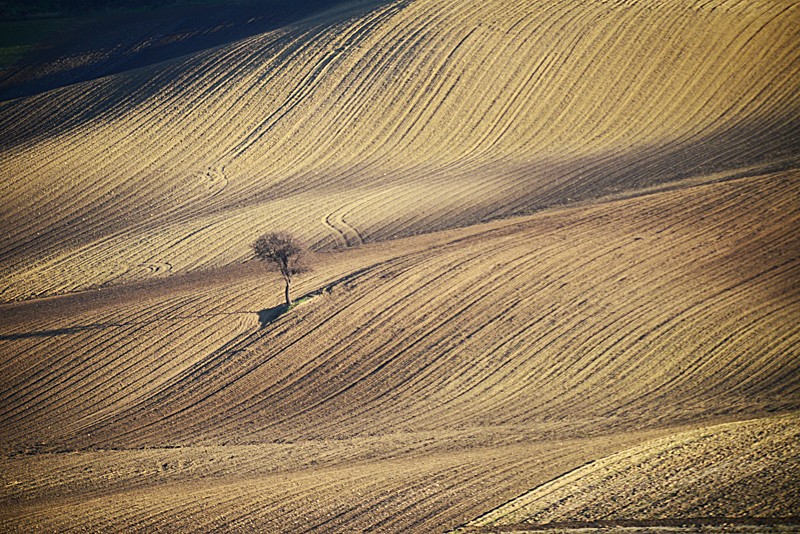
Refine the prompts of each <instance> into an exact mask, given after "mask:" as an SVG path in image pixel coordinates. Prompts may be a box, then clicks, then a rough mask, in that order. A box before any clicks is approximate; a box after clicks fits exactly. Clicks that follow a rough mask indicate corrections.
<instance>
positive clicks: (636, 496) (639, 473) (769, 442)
mask: <svg viewBox="0 0 800 534" xmlns="http://www.w3.org/2000/svg"><path fill="white" fill-rule="evenodd" d="M798 439H800V419H799V418H798V416H797V415H794V416H789V417H780V418H769V419H757V420H754V421H746V422H741V423H729V424H724V425H717V426H712V427H709V428H704V429H700V430H695V431H692V432H686V433H680V434H677V435H674V436H670V437H668V438H661V439H658V440H654V441H650V442H647V443H644V444H642V445H639V446H637V447H633V448H631V449H628V450H625V451H623V452H620V453H618V454H614V455H612V456H609V457H607V458H602V459H600V460H598V461H596V462H593V463H591V464H590V465H587V466H585V467H582V468H580V469H577V470H575V471H573V472H570V473H568V474H566V475H564V476H562V477H559V478H557V479H556V480H553V481H551V482H548V483H547V484H543V485H542V486H540V487H538V488H536V489H534V490H532V491H530V492H528V493H526V494H525V495H523V496H521V497H519V498H518V499H515V500H514V501H512V502H510V503H508V504H506V505H505V506H502V507H499V508H498V509H496V510H493V511H492V512H490V513H488V514H486V515H484V516H483V517H481V518H479V519H476V520H475V521H473V522H471V523H470V524H469V525H467V527H466V528H465V529H463V530H462V531H463V532H497V530H496V529H497V528H499V527H502V526H505V527H512V526H516V527H517V528H518V529H519V530H520V531H525V530H527V529H526V527H533V526H541V525H548V524H549V525H552V527H553V528H559V527H560V528H566V527H573V528H578V527H580V526H589V527H595V528H602V527H608V526H611V525H623V526H625V525H627V526H641V527H647V526H650V527H662V528H663V527H669V526H673V527H677V526H683V525H687V524H689V525H691V524H693V523H694V524H697V523H700V524H707V525H729V526H730V525H737V524H739V525H758V524H764V525H770V526H774V525H781V524H784V523H790V524H793V525H797V523H798V520H799V519H800V518H798V516H797V510H798V506H800V496H798V494H797V491H796V490H797V482H798V474H797V473H798V469H800V466H799V465H798V463H800V457H798V454H797V452H798V450H797V448H798ZM698 488H702V490H700V491H698ZM580 523H584V525H580ZM795 528H796V527H795ZM509 530H512V529H510V528H509Z"/></svg>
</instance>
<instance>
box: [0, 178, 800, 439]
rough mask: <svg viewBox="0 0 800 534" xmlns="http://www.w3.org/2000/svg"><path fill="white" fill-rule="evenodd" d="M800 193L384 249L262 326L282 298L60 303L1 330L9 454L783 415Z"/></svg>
mask: <svg viewBox="0 0 800 534" xmlns="http://www.w3.org/2000/svg"><path fill="white" fill-rule="evenodd" d="M798 192H800V180H799V179H798V174H797V173H790V174H777V175H770V176H766V177H760V178H753V179H742V180H739V181H736V182H732V183H724V184H715V185H710V186H702V187H697V188H693V189H690V190H687V191H675V192H667V193H660V194H658V195H653V196H648V197H642V198H639V199H631V200H626V201H618V202H612V203H608V204H604V205H600V206H596V207H590V208H582V209H573V210H565V211H562V212H556V213H552V214H547V215H542V216H537V217H534V218H531V219H529V220H525V221H522V222H519V223H516V224H512V223H506V224H502V225H499V226H498V227H497V228H495V229H490V230H485V231H478V232H477V233H475V231H473V233H471V234H470V233H469V232H467V231H463V232H465V236H464V237H462V238H460V239H456V240H455V241H452V242H448V241H447V240H445V241H444V242H443V243H441V244H440V245H438V246H433V247H430V248H425V249H423V250H422V251H416V252H414V251H413V250H412V251H410V252H409V253H408V254H402V249H401V248H398V247H400V245H394V246H393V247H390V248H387V250H390V251H391V252H392V253H393V256H390V257H389V258H388V259H387V258H384V259H383V260H380V259H377V258H378V256H375V257H374V261H370V260H369V259H368V258H366V257H365V260H367V261H365V262H362V263H361V264H360V265H359V264H351V267H350V270H351V271H347V270H345V271H343V272H340V273H339V274H336V262H333V263H330V264H325V265H324V266H323V267H321V268H320V270H319V271H318V272H317V273H316V274H315V275H313V278H308V279H307V281H306V282H304V283H303V284H302V285H301V287H300V288H298V290H297V291H298V294H302V293H303V292H308V291H312V290H320V289H322V290H323V291H322V294H320V295H318V296H316V297H315V298H313V299H312V300H311V301H310V302H307V303H304V304H302V305H301V306H299V307H298V308H297V309H296V310H294V311H292V312H291V313H290V314H288V315H286V316H284V317H282V318H280V319H279V320H278V321H277V322H275V323H273V324H271V325H269V326H268V327H266V328H259V323H258V317H259V316H258V315H257V312H258V311H259V310H261V309H264V308H268V307H269V306H272V305H275V304H277V300H278V299H279V297H280V287H276V286H275V285H273V284H269V285H264V284H263V283H261V282H260V281H259V280H258V279H255V278H253V277H252V276H250V277H247V278H245V279H242V280H241V281H236V280H237V279H234V280H232V281H229V282H226V283H225V284H222V285H219V284H217V285H210V286H208V287H204V288H198V289H193V290H187V291H184V292H179V293H177V294H174V295H173V294H158V293H156V294H155V295H154V296H147V298H140V299H137V300H135V301H133V302H127V301H123V302H121V303H117V304H108V305H104V306H100V307H98V308H96V309H95V308H91V309H90V310H88V311H86V312H82V313H78V311H77V309H76V308H75V307H74V306H72V305H69V304H67V305H66V306H67V307H68V309H65V310H64V313H65V315H64V316H63V317H62V316H60V315H59V314H58V313H55V312H54V311H52V310H58V309H59V305H58V301H55V302H53V303H50V304H48V306H42V307H41V311H40V312H38V313H37V312H32V313H30V314H29V315H30V318H29V319H26V320H24V321H23V322H18V323H16V324H10V325H8V326H6V327H5V328H4V330H5V331H4V332H2V334H3V337H2V344H3V350H2V355H3V361H2V367H0V371H2V373H3V376H4V381H3V387H4V389H3V392H2V398H0V400H1V401H2V402H1V403H0V406H2V408H1V409H2V414H0V423H2V428H3V434H2V435H3V444H4V446H5V447H7V448H11V449H15V450H23V449H24V448H25V447H34V446H36V444H37V443H41V444H43V445H42V446H41V447H38V448H44V450H51V449H53V448H60V447H67V448H72V447H77V448H82V447H88V446H101V447H109V446H120V447H131V446H159V445H175V444H181V445H189V444H214V443H219V442H221V441H224V442H229V443H251V442H254V441H255V442H261V441H274V440H303V439H312V438H331V437H336V438H346V437H352V436H364V435H371V434H372V433H386V432H402V431H434V430H443V429H461V428H465V427H481V426H484V425H491V426H498V425H522V426H523V427H525V426H527V425H533V426H534V427H535V428H537V429H539V430H541V429H542V428H546V427H547V426H548V424H549V422H550V421H558V424H557V426H558V427H559V432H560V435H563V434H564V433H566V434H567V435H569V434H570V433H571V432H573V431H575V429H577V428H580V429H581V430H580V432H581V433H580V434H579V435H584V434H585V433H586V432H593V431H595V430H596V429H600V428H603V429H608V428H610V427H613V426H614V425H616V424H617V423H619V424H624V425H637V426H640V425H644V426H652V425H658V424H663V423H670V424H671V423H675V422H681V421H693V420H695V419H697V418H698V417H707V416H718V415H741V414H749V413H752V412H754V411H755V412H759V413H760V412H761V411H762V410H784V409H796V408H798V407H800V406H799V405H798V402H799V401H800V399H799V398H798V386H799V385H800V383H798V377H800V373H798V363H800V361H799V360H798V350H800V347H799V346H798V342H799V341H800V331H798V328H797V325H798V317H800V315H799V313H800V302H799V301H800V292H799V291H798V286H797V280H798V270H799V269H800V254H798V251H799V250H800V232H798V217H800V206H798V205H797V202H796V198H797V196H798V195H797V193H798ZM412 242H413V241H412ZM335 256H336V255H335ZM335 256H334V257H335ZM344 257H347V255H345V256H344ZM354 257H356V258H357V257H358V255H357V254H356V255H354ZM341 261H344V260H341ZM343 265H345V264H343ZM348 272H353V274H351V275H348ZM345 275H347V276H345ZM343 276H344V278H342V277H343ZM337 279H338V281H335V280H337ZM135 295H136V293H135V292H134V296H135ZM67 302H69V301H67ZM26 306H34V304H30V305H26ZM39 309H40V308H36V310H39ZM48 309H49V310H51V311H49V312H48ZM13 315H14V314H12V313H9V316H10V317H13ZM540 425H544V427H542V428H540ZM562 427H566V428H562Z"/></svg>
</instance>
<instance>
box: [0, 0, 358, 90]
mask: <svg viewBox="0 0 800 534" xmlns="http://www.w3.org/2000/svg"><path fill="white" fill-rule="evenodd" d="M344 3H346V2H345V1H344V0H309V1H305V2H296V1H293V0H240V1H238V2H221V1H220V0H205V1H201V0H195V3H194V4H193V5H186V4H190V1H189V0H182V1H175V0H173V1H169V0H167V1H157V0H150V1H149V2H144V3H136V9H135V10H133V9H128V10H127V11H126V10H124V9H123V8H125V7H126V6H127V7H129V8H130V6H131V5H132V3H131V2H127V1H123V0H95V1H92V0H87V1H86V2H77V1H74V0H71V1H69V2H37V3H35V4H36V5H37V6H45V7H46V6H53V9H51V10H50V11H47V9H44V7H43V10H41V12H42V13H49V14H51V15H52V16H51V20H53V19H55V20H57V19H62V21H63V23H64V24H63V29H62V30H61V31H58V32H56V33H55V34H53V35H50V36H49V37H44V38H43V39H44V40H43V41H41V42H39V43H38V44H37V45H36V46H34V47H33V49H32V50H31V51H30V52H28V53H27V54H26V55H24V56H23V57H22V58H21V59H20V60H19V61H17V62H16V63H14V64H13V65H11V66H10V67H9V68H7V69H6V70H5V71H2V70H0V101H5V100H11V99H14V98H20V97H25V96H31V95H35V94H39V93H43V92H45V91H49V90H51V89H56V88H58V87H65V86H68V85H72V84H75V83H79V82H83V81H87V80H93V79H97V78H100V77H103V76H108V75H110V74H116V73H120V72H125V71H128V70H131V69H136V68H139V67H144V66H147V65H153V64H156V63H160V62H162V61H166V60H169V59H174V58H176V57H180V56H183V55H186V54H191V53H194V52H198V51H201V50H205V49H208V48H213V47H215V46H220V45H223V44H226V43H230V42H233V41H237V40H240V39H244V38H247V37H250V36H253V35H257V34H259V33H264V32H267V31H271V30H274V29H276V28H280V27H282V26H285V25H287V24H290V23H292V22H294V21H297V20H301V19H303V18H307V17H309V16H312V15H314V14H316V13H318V12H322V11H325V10H327V9H330V8H333V7H335V6H336V5H338V4H344ZM9 4H11V5H9ZM58 4H68V5H69V6H71V7H68V8H63V7H59V5H58ZM13 5H14V2H11V3H9V2H2V1H1V0H0V13H2V14H4V15H6V16H0V20H4V21H6V22H5V24H6V25H8V24H13V23H12V22H8V18H9V15H12V14H14V13H18V14H23V12H22V11H14V10H13V9H12V8H13ZM81 6H83V7H81ZM65 17H69V18H65Z"/></svg>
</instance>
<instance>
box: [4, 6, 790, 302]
mask: <svg viewBox="0 0 800 534" xmlns="http://www.w3.org/2000/svg"><path fill="white" fill-rule="evenodd" d="M798 20H800V6H797V5H796V3H795V2H791V1H779V2H774V1H770V2H733V1H730V2H725V1H715V2H705V1H704V2H692V1H688V0H687V1H675V2H670V3H668V4H664V3H662V2H603V3H600V2H588V1H587V2H555V1H549V2H539V1H535V2H533V1H524V2H523V1H516V2H506V1H502V2H501V1H490V2H474V1H466V0H458V1H446V2H440V1H433V0H416V1H408V2H395V3H388V4H386V3H375V4H374V5H372V6H370V5H366V4H360V7H359V6H356V7H353V8H351V9H349V10H346V9H340V10H339V11H336V12H331V13H327V14H325V15H324V16H319V17H317V18H316V19H313V20H309V21H307V22H304V23H302V24H297V25H295V26H292V27H287V28H284V29H281V30H277V31H274V32H271V33H266V34H262V35H259V36H256V37H254V38H251V39H247V40H243V41H239V42H236V43H232V44H231V45H229V46H225V47H222V48H219V49H214V50H209V51H207V52H205V53H200V54H196V55H192V56H187V57H184V58H181V59H178V60H173V61H171V62H169V63H164V64H161V65H158V66H156V67H150V68H146V69H142V70H138V71H132V72H130V73H126V74H120V75H115V76H110V77H107V78H103V79H100V80H97V81H95V82H90V83H84V84H79V85H75V86H71V87H68V88H64V89H60V90H55V91H52V92H49V93H46V94H42V95H39V96H37V97H31V98H27V99H22V100H18V101H13V102H7V103H4V104H2V105H0V131H2V138H1V139H0V142H1V143H2V146H3V150H2V153H0V188H2V189H0V191H2V193H0V195H2V196H1V197H0V198H2V206H3V210H2V213H0V225H2V227H3V229H4V231H3V233H2V236H1V237H0V255H1V256H0V257H2V263H0V275H2V282H1V283H0V292H1V294H0V298H2V299H5V300H12V299H19V298H26V297H30V296H35V295H42V294H47V293H54V292H65V291H71V290H75V289H80V288H85V287H90V286H93V285H101V284H108V283H115V284H116V283H121V282H125V281H130V280H139V279H143V278H148V277H151V276H163V275H164V273H166V272H170V271H171V272H180V271H187V270H196V269H205V268H211V267H217V266H221V265H227V264H230V263H233V262H237V261H241V260H243V259H245V258H247V257H248V254H249V251H248V246H247V245H248V243H249V242H251V241H252V239H253V238H254V237H255V236H256V235H257V234H258V233H259V232H261V231H262V230H263V229H264V228H266V227H270V226H280V227H286V228H289V229H291V230H293V231H296V232H298V233H301V234H302V235H304V236H305V237H306V238H307V239H308V240H309V241H310V242H311V243H312V244H314V245H315V246H316V247H330V246H334V245H340V246H341V245H352V244H357V243H359V242H361V241H363V240H378V239H384V238H389V237H393V236H396V235H408V234H412V233H419V232H427V231H431V230H437V229H442V228H447V227H453V226H462V225H466V224H470V223H473V222H476V221H479V220H485V219H488V218H493V217H498V216H505V215H510V214H515V213H524V212H531V211H533V210H536V209H538V208H541V207H543V206H548V205H554V204H565V203H569V202H572V201H574V200H579V199H586V198H592V197H596V196H598V195H602V194H606V193H613V192H617V191H620V190H628V189H632V188H639V187H644V186H648V185H652V184H654V183H661V182H666V181H670V180H673V179H676V178H685V177H689V176H701V177H702V176H706V179H709V180H710V179H713V178H714V177H716V176H718V175H719V173H722V174H730V173H741V172H752V168H753V167H758V168H762V169H763V168H766V167H768V168H772V169H775V168H787V167H791V166H794V165H796V163H797V159H798V155H799V154H800V151H799V150H798V143H797V139H798V135H797V132H798V126H797V125H798V119H799V118H800V117H799V114H800V106H799V105H798V104H800V102H799V101H798V96H797V91H796V88H797V87H798V86H799V85H800V76H799V75H798V73H799V72H800V37H798V35H799V34H800V33H799V32H798V31H797V29H798Z"/></svg>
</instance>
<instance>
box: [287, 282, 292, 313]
mask: <svg viewBox="0 0 800 534" xmlns="http://www.w3.org/2000/svg"><path fill="white" fill-rule="evenodd" d="M291 307H292V299H290V298H289V279H288V278H287V279H286V309H287V310H288V309H289V308H291Z"/></svg>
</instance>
